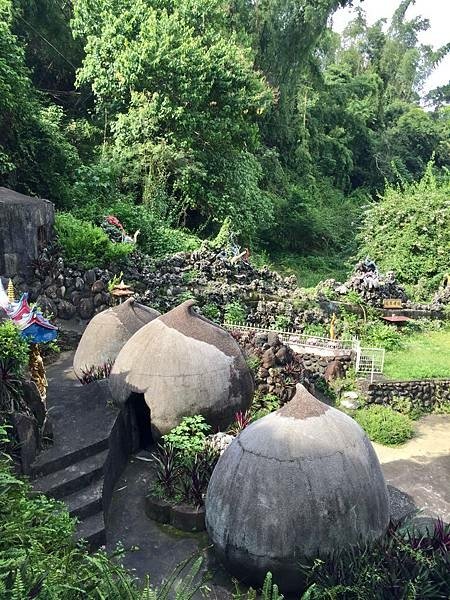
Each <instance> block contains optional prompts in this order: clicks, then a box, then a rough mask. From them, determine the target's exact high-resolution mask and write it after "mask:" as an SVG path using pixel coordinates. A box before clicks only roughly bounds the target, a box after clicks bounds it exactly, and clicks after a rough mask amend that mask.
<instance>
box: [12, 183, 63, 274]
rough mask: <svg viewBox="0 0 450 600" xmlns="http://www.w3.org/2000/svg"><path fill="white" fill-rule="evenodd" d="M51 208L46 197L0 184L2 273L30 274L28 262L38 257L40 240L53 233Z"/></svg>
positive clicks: (52, 208)
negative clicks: (30, 194)
mask: <svg viewBox="0 0 450 600" xmlns="http://www.w3.org/2000/svg"><path fill="white" fill-rule="evenodd" d="M54 212H55V211H54V206H53V204H52V203H51V202H50V201H49V200H42V199H39V198H31V197H29V196H24V195H23V194H18V193H17V192H14V191H13V190H9V189H7V188H1V187H0V273H1V274H2V275H4V276H7V277H11V276H14V275H17V274H23V275H31V274H32V272H33V268H32V265H31V263H32V261H33V260H35V259H36V258H37V257H38V253H39V244H40V241H43V242H44V243H45V241H50V239H51V237H52V235H53V223H54V219H55V215H54ZM40 228H41V229H40ZM40 236H41V240H40Z"/></svg>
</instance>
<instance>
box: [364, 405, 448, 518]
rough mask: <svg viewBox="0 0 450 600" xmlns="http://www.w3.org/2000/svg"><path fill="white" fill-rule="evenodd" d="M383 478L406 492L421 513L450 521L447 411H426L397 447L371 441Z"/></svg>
mask: <svg viewBox="0 0 450 600" xmlns="http://www.w3.org/2000/svg"><path fill="white" fill-rule="evenodd" d="M373 446H374V448H375V451H376V453H377V456H378V458H379V460H380V462H381V464H382V468H383V473H384V476H385V478H386V482H387V483H388V484H389V485H391V486H394V487H395V488H397V489H398V490H400V491H401V492H404V493H405V494H408V496H409V497H410V500H411V501H412V502H413V503H414V505H415V506H416V507H417V508H418V509H419V510H421V513H422V514H423V515H424V516H428V517H441V518H442V519H443V520H444V521H446V522H450V415H427V416H425V417H423V418H421V419H420V420H419V421H417V422H416V423H415V436H414V437H413V438H412V439H411V440H409V441H408V442H406V443H405V444H402V445H401V446H399V447H397V448H388V447H387V446H381V445H380V444H373Z"/></svg>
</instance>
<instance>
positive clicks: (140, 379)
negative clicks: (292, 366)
mask: <svg viewBox="0 0 450 600" xmlns="http://www.w3.org/2000/svg"><path fill="white" fill-rule="evenodd" d="M194 304H195V302H194V301H193V300H188V301H186V302H184V303H183V304H181V305H180V306H178V307H176V308H174V309H173V310H171V311H170V312H168V313H167V314H165V315H163V316H161V317H159V318H158V319H155V320H154V321H152V322H151V323H149V324H148V325H146V326H145V327H143V328H142V329H140V330H139V331H138V332H137V333H135V335H134V336H133V337H132V338H131V339H130V340H129V341H128V342H127V343H126V344H125V346H124V347H123V348H122V350H121V351H120V353H119V355H118V357H117V359H116V362H115V363H114V367H113V369H112V371H111V375H110V388H111V392H112V395H113V398H114V399H115V401H116V403H117V404H123V403H124V402H126V401H127V400H128V399H129V398H130V396H131V394H133V393H138V394H144V396H145V401H146V403H147V405H148V406H149V408H150V412H151V423H152V434H153V437H154V438H158V437H159V436H161V435H164V434H165V433H167V432H168V431H170V430H171V429H172V428H173V427H175V426H177V425H178V424H179V423H180V421H181V420H182V419H183V417H185V416H190V415H195V414H202V415H203V416H204V417H205V419H206V421H207V422H208V423H209V424H210V425H212V426H214V427H215V426H219V427H226V426H228V425H229V424H230V423H231V422H232V421H233V419H234V416H235V413H236V412H238V411H241V410H242V411H245V410H246V409H247V408H248V407H249V405H250V402H251V398H252V395H253V379H252V376H251V373H250V371H249V369H248V367H247V365H246V362H245V359H244V356H243V354H242V352H241V350H240V348H239V346H238V345H237V343H236V342H235V340H234V339H233V337H232V336H231V335H230V334H229V333H228V331H226V330H225V329H223V328H222V327H219V326H218V325H216V324H215V323H212V322H211V321H209V320H208V319H205V318H204V317H202V316H201V315H199V314H198V313H196V312H195V311H194V309H193V306H194Z"/></svg>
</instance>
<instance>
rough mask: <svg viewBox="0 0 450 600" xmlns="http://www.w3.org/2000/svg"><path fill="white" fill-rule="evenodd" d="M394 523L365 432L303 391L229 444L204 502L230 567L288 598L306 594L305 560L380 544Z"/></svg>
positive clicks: (214, 536)
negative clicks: (270, 580)
mask: <svg viewBox="0 0 450 600" xmlns="http://www.w3.org/2000/svg"><path fill="white" fill-rule="evenodd" d="M388 520H389V507H388V496H387V490H386V485H385V482H384V478H383V475H382V472H381V468H380V465H379V462H378V459H377V457H376V455H375V452H374V450H373V448H372V445H371V443H370V442H369V440H368V439H367V437H366V435H365V433H364V432H363V431H362V429H361V428H360V427H359V425H357V424H356V422H355V421H353V419H351V418H350V417H348V416H347V415H345V414H344V413H342V412H340V411H338V410H336V409H334V408H331V407H329V406H327V405H325V404H322V403H321V402H319V401H318V400H317V399H315V398H314V397H313V396H312V395H311V394H309V393H308V392H307V391H306V389H305V388H304V387H303V386H301V385H298V386H297V392H296V395H295V397H294V399H293V400H292V401H291V402H288V403H287V404H286V405H284V407H283V408H281V409H280V410H278V411H276V412H274V413H272V414H270V415H268V416H266V417H264V418H262V419H259V420H258V421H256V422H255V423H253V424H252V425H250V426H249V427H247V428H246V429H244V431H243V432H242V433H241V434H240V435H239V436H238V437H237V438H236V439H235V440H234V441H233V442H232V443H231V444H230V446H229V447H228V448H227V449H226V450H225V452H224V453H223V454H222V456H221V458H220V459H219V462H218V464H217V466H216V468H215V470H214V472H213V475H212V477H211V481H210V484H209V487H208V492H207V496H206V527H207V530H208V533H209V535H210V538H211V540H212V541H213V543H214V546H215V548H216V551H217V552H218V554H219V556H220V558H221V559H222V560H223V562H224V563H225V564H226V566H227V567H228V568H229V569H230V570H231V572H232V573H233V574H235V575H236V576H238V577H239V578H241V579H243V580H245V582H246V583H256V584H261V582H262V581H263V579H264V577H265V574H266V573H267V571H271V572H272V573H273V575H274V579H275V581H277V582H279V584H280V586H281V587H282V589H283V591H297V592H298V590H299V588H300V587H301V583H302V582H301V576H300V574H299V569H298V562H299V561H300V560H301V558H302V557H316V556H318V555H322V556H326V555H329V554H330V553H332V552H334V551H335V550H337V549H339V548H343V547H347V546H351V545H354V544H356V543H357V542H359V541H361V540H362V541H370V540H373V539H375V538H377V537H378V536H380V535H382V534H383V533H384V531H385V530H386V527H387V524H388Z"/></svg>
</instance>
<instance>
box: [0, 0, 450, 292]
mask: <svg viewBox="0 0 450 600" xmlns="http://www.w3.org/2000/svg"><path fill="white" fill-rule="evenodd" d="M411 3H412V0H405V1H403V2H401V3H400V5H399V7H398V9H397V11H396V12H395V13H394V15H393V18H392V20H391V22H390V24H389V26H388V27H383V24H382V22H381V21H380V22H377V23H375V24H373V25H368V24H367V21H366V19H365V15H364V13H363V11H362V10H361V9H357V10H356V13H355V19H354V20H353V21H352V22H351V23H350V24H349V25H348V27H347V28H346V30H345V31H344V33H343V34H342V35H338V34H337V33H335V32H333V31H331V30H330V29H329V27H327V24H328V23H329V18H330V16H332V14H333V12H334V11H335V10H336V9H337V8H338V7H340V6H345V5H349V4H350V2H349V1H348V0H323V1H322V2H320V3H317V1H316V0H301V2H300V4H299V3H298V2H296V1H294V0H289V1H287V2H280V1H279V0H267V2H264V3H262V4H261V3H250V4H245V3H237V2H232V3H231V4H229V3H228V2H225V1H224V0H194V1H192V0H181V1H180V2H177V3H173V2H169V1H168V0H167V1H166V0H164V1H163V2H155V1H154V0H139V1H138V2H137V4H134V5H133V6H131V4H130V3H129V2H128V0H112V1H111V2H109V3H108V4H107V5H105V6H103V4H98V5H95V6H94V5H93V4H92V2H91V1H90V0H76V1H75V2H73V3H68V2H64V3H63V4H62V5H61V4H58V3H57V2H55V0H45V2H44V3H43V4H42V3H40V4H39V5H38V3H37V2H36V0H31V2H30V1H26V0H14V2H13V1H12V0H0V16H1V18H0V23H1V36H0V38H1V44H0V90H1V93H0V109H1V110H0V114H1V115H2V116H1V117H0V131H2V132H3V133H4V135H3V136H2V139H1V149H0V183H1V184H2V185H6V186H9V187H13V188H15V189H17V190H18V191H23V192H25V193H31V194H40V195H42V196H44V197H47V198H49V199H50V200H52V201H54V202H55V204H56V206H57V208H58V209H60V210H64V211H66V212H70V213H71V214H72V215H73V216H74V217H77V218H78V219H80V220H81V221H83V222H88V223H90V224H91V225H89V226H87V225H83V226H82V227H83V228H84V229H85V230H86V237H88V238H89V241H90V242H92V244H91V245H90V243H89V242H88V240H86V239H85V237H84V236H81V237H76V238H75V237H73V235H72V234H73V233H76V231H75V232H74V231H73V230H74V229H76V227H75V224H74V223H73V222H71V223H68V222H66V223H65V227H66V228H67V227H69V226H70V228H71V230H70V232H71V235H70V236H69V235H67V231H66V230H65V231H60V238H61V244H62V247H63V249H64V250H65V251H66V255H67V258H68V260H69V261H70V260H77V261H78V260H80V261H82V262H83V261H84V264H86V265H88V264H89V265H90V264H92V263H93V262H97V261H99V262H100V263H106V262H108V261H109V260H110V259H113V260H115V259H116V258H120V256H122V251H123V253H124V254H126V251H125V249H122V248H120V246H119V245H116V246H110V245H108V244H107V242H106V241H105V238H104V237H102V236H101V234H100V233H99V232H98V231H97V230H95V229H92V228H91V226H92V227H93V226H99V225H100V224H101V222H102V220H103V218H104V216H105V215H107V214H115V215H116V216H117V217H118V218H119V219H120V221H121V222H122V223H123V225H124V227H125V229H126V230H127V231H128V232H129V233H131V234H133V233H134V232H135V231H136V230H137V229H139V230H140V235H139V236H138V238H137V246H138V248H139V249H141V250H142V251H143V252H146V253H147V254H149V255H151V256H163V255H164V254H169V253H173V252H177V251H179V250H184V249H185V250H188V249H189V250H191V249H194V248H196V247H198V246H199V244H200V238H205V237H213V236H214V235H215V234H216V233H217V231H218V230H219V228H220V226H221V224H222V223H223V222H225V221H227V222H228V223H229V225H230V227H231V228H232V229H233V230H234V231H239V233H240V243H241V244H243V245H244V244H245V245H251V246H252V248H253V249H255V250H258V252H259V253H261V254H264V255H265V256H267V257H268V256H269V255H274V256H275V261H276V263H277V264H280V265H286V266H287V267H289V268H291V267H293V268H294V269H295V270H296V271H297V272H299V275H300V283H301V284H302V285H305V286H310V285H313V284H315V283H317V280H318V279H323V278H326V277H328V276H334V277H336V278H337V279H343V278H344V277H343V275H344V271H345V264H344V262H345V258H346V257H347V256H348V255H349V253H351V252H354V251H356V250H357V249H356V248H355V247H354V238H355V236H354V232H355V228H357V227H358V225H359V224H360V223H361V219H362V217H363V213H364V210H365V207H366V205H367V204H368V202H369V201H370V198H377V194H381V195H382V196H383V191H384V187H385V182H386V181H388V182H389V187H388V188H387V190H386V194H385V196H384V200H382V201H381V203H380V206H381V205H383V206H384V207H385V209H383V210H384V213H383V214H384V216H382V215H381V213H380V212H379V211H377V207H376V206H375V207H374V209H373V210H371V211H370V213H369V216H368V217H367V219H366V222H365V225H364V229H365V230H366V231H367V232H368V236H370V238H372V234H371V231H372V229H373V228H374V227H377V225H378V224H381V225H383V226H384V221H383V219H385V220H386V223H385V224H386V227H387V230H386V234H383V233H382V232H380V231H377V236H378V237H373V239H369V237H366V238H365V240H366V249H365V250H364V252H366V251H368V250H370V251H371V252H372V251H373V254H375V258H377V255H378V253H379V251H380V249H383V248H384V247H385V241H387V242H388V246H387V247H389V248H390V250H391V251H390V252H386V256H387V255H389V257H390V259H392V261H393V263H392V265H391V264H389V265H387V268H391V266H393V267H394V268H397V269H398V270H399V272H400V274H401V277H402V278H404V279H405V280H408V281H411V282H413V283H417V279H420V278H421V277H426V278H429V279H427V286H428V287H433V286H435V285H436V283H437V282H438V279H439V277H440V276H441V274H442V265H446V264H447V263H448V249H446V245H445V240H446V237H445V236H446V232H445V226H444V225H443V224H442V223H443V220H445V215H446V213H445V210H446V208H445V204H444V205H443V204H442V199H441V198H442V196H443V195H445V190H446V189H447V187H448V183H447V179H446V176H445V175H444V176H442V173H443V167H446V166H448V165H449V164H450V155H449V151H448V148H449V143H448V142H449V128H448V109H447V108H446V107H445V106H444V104H445V102H446V101H447V100H448V90H447V88H445V86H444V87H443V88H441V89H438V90H434V91H433V92H431V93H430V94H429V97H428V102H429V103H430V105H431V108H432V110H428V111H426V110H424V109H423V108H422V107H421V104H420V99H421V98H420V97H421V92H422V86H423V83H424V82H425V80H426V78H427V76H428V75H429V74H430V73H431V72H432V71H433V69H434V68H435V67H436V66H437V64H438V63H439V61H440V60H441V59H442V58H443V57H444V56H445V55H446V54H447V53H448V51H449V47H448V46H443V47H442V48H438V49H435V50H433V49H431V48H429V47H428V46H425V45H423V44H421V43H420V41H419V36H420V33H421V32H422V31H423V30H426V29H427V27H428V22H427V20H426V19H421V18H411V19H410V18H408V14H409V13H408V8H409V6H410V4H411ZM200 15H201V18H200ZM433 154H434V161H435V168H436V172H437V173H438V174H437V175H436V178H434V175H433V176H431V167H430V169H429V172H428V173H427V175H426V177H425V179H424V180H423V182H422V183H420V184H417V185H415V184H414V183H413V182H414V181H419V180H420V178H421V177H422V176H423V175H424V173H425V170H426V165H427V163H428V161H430V159H431V158H432V156H433ZM433 178H434V179H433ZM398 182H400V185H401V186H402V189H400V188H397V187H395V186H396V185H397V183H398ZM421 198H424V202H423V203H422V202H421ZM398 206H401V211H399V212H398V214H396V215H393V218H392V219H390V217H389V215H390V214H391V212H392V210H394V208H395V207H398ZM416 209H417V217H414V218H412V219H411V220H410V216H411V215H413V214H416ZM380 210H381V209H380ZM392 214H393V213H392ZM380 215H381V216H380ZM62 218H63V219H64V218H65V219H66V221H67V219H68V217H67V216H65V217H64V216H63V217H62ZM394 223H395V224H398V223H399V224H400V229H399V231H401V234H402V235H400V236H399V237H400V238H401V239H399V240H394V239H393V238H392V236H391V237H389V236H390V234H389V231H394V232H395V231H396V225H395V224H394ZM389 224H391V225H389ZM60 225H61V227H60V229H61V228H62V222H60ZM389 226H390V227H391V229H389ZM424 228H427V229H428V233H427V232H426V231H425V229H424ZM432 230H433V231H438V232H439V236H435V237H433V236H432V235H431V233H430V232H431V231H432ZM383 235H384V237H383ZM415 236H417V239H413V238H414V237H415ZM388 238H389V239H388ZM402 240H403V241H402ZM389 244H391V246H392V248H391V246H389ZM408 249H409V250H410V251H411V252H412V254H413V259H412V260H411V261H410V263H408V261H407V259H406V258H405V251H406V250H408ZM85 250H86V251H87V252H85ZM441 250H443V253H442V252H441ZM306 255H311V256H310V257H308V256H306ZM341 257H342V258H341ZM383 266H384V265H383ZM444 268H445V267H444ZM312 271H315V273H313V274H311V272H312ZM319 272H320V274H319Z"/></svg>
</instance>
